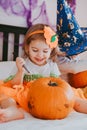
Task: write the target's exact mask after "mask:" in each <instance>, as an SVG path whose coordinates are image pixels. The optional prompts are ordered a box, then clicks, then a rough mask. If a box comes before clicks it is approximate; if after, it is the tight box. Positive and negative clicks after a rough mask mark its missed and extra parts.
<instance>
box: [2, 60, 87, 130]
mask: <svg viewBox="0 0 87 130" xmlns="http://www.w3.org/2000/svg"><path fill="white" fill-rule="evenodd" d="M13 68H15V62H0V79H4V77H5V78H6V77H7V76H8V75H10V74H11V71H12V70H13V71H14V73H15V72H16V71H17V70H14V69H13ZM4 70H5V71H4ZM24 113H25V118H24V119H21V120H14V121H10V122H6V123H1V124H0V130H77V129H79V130H87V114H82V113H78V112H75V111H73V112H72V113H70V114H69V116H68V117H66V118H65V119H62V120H43V119H37V118H35V117H33V116H31V115H30V114H29V113H27V112H25V111H24Z"/></svg>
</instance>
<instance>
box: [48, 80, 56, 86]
mask: <svg viewBox="0 0 87 130" xmlns="http://www.w3.org/2000/svg"><path fill="white" fill-rule="evenodd" d="M48 85H49V86H58V84H57V83H55V82H52V81H51V80H50V81H49V83H48Z"/></svg>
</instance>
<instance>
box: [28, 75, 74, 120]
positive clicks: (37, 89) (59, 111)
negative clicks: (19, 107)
mask: <svg viewBox="0 0 87 130" xmlns="http://www.w3.org/2000/svg"><path fill="white" fill-rule="evenodd" d="M28 100H29V102H28V107H29V111H30V113H31V114H32V115H33V116H35V117H37V118H42V119H62V118H65V117H66V116H68V114H69V113H70V112H71V111H72V109H73V106H74V92H73V90H72V88H71V86H70V85H69V84H68V83H67V82H65V81H64V80H62V79H61V78H54V77H46V78H39V79H37V80H35V81H34V82H33V83H32V84H31V87H30V90H29V96H28Z"/></svg>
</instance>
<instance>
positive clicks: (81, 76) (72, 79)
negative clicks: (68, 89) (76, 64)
mask: <svg viewBox="0 0 87 130" xmlns="http://www.w3.org/2000/svg"><path fill="white" fill-rule="evenodd" d="M69 83H70V84H71V86H73V87H75V88H83V87H85V86H87V71H82V72H79V73H77V74H69Z"/></svg>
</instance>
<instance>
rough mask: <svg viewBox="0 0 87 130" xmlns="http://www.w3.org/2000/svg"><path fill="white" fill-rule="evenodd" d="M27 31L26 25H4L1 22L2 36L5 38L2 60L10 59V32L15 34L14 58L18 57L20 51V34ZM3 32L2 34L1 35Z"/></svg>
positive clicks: (0, 32) (0, 30)
mask: <svg viewBox="0 0 87 130" xmlns="http://www.w3.org/2000/svg"><path fill="white" fill-rule="evenodd" d="M26 31H27V28H24V27H16V26H11V25H3V24H0V38H1V37H2V38H3V44H2V58H1V59H0V60H1V61H7V60H8V41H9V34H10V33H12V34H14V41H13V44H14V45H13V46H14V49H13V60H15V59H16V57H17V56H18V53H19V38H20V35H21V34H23V35H25V33H26ZM1 34H2V35H1Z"/></svg>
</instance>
